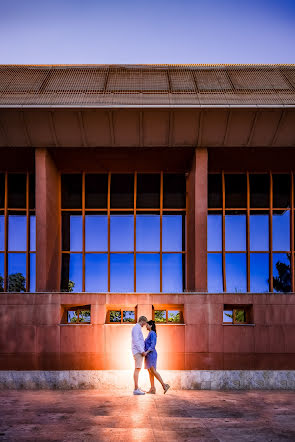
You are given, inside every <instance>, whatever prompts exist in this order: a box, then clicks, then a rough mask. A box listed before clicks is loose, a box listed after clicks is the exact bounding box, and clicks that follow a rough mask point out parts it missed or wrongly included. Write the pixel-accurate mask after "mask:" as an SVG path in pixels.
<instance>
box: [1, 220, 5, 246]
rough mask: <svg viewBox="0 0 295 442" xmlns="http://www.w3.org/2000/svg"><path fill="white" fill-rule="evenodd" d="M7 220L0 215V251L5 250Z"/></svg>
mask: <svg viewBox="0 0 295 442" xmlns="http://www.w3.org/2000/svg"><path fill="white" fill-rule="evenodd" d="M4 232H5V218H4V215H0V250H4V234H5V233H4Z"/></svg>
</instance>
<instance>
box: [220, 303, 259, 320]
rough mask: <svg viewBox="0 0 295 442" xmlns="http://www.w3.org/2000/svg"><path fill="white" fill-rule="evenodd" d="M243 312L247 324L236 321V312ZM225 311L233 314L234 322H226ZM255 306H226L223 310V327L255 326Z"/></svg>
mask: <svg viewBox="0 0 295 442" xmlns="http://www.w3.org/2000/svg"><path fill="white" fill-rule="evenodd" d="M241 310H243V311H244V312H245V318H246V320H245V322H239V321H236V320H235V312H236V311H241ZM225 311H232V312H233V322H224V321H223V313H224V312H225ZM252 318H253V305H252V304H249V305H224V306H223V310H222V324H223V325H253V320H252Z"/></svg>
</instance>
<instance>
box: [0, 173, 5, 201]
mask: <svg viewBox="0 0 295 442" xmlns="http://www.w3.org/2000/svg"><path fill="white" fill-rule="evenodd" d="M4 204H5V174H4V173H0V208H4Z"/></svg>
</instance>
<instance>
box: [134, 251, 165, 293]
mask: <svg viewBox="0 0 295 442" xmlns="http://www.w3.org/2000/svg"><path fill="white" fill-rule="evenodd" d="M136 291H137V292H142V293H146V292H150V293H152V292H159V291H160V255H159V254H158V253H155V254H154V253H148V254H145V253H143V254H141V253H138V254H137V255H136Z"/></svg>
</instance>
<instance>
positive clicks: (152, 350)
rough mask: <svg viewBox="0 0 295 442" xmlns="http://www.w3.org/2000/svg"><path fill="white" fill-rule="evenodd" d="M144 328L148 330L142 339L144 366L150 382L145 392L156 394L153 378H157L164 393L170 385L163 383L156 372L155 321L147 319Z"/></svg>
mask: <svg viewBox="0 0 295 442" xmlns="http://www.w3.org/2000/svg"><path fill="white" fill-rule="evenodd" d="M146 328H147V330H149V334H148V337H147V338H146V340H145V341H144V351H145V352H144V355H145V361H144V368H146V369H147V370H148V371H149V375H150V382H151V388H150V390H149V391H148V392H147V393H150V394H156V388H155V378H157V379H158V381H159V382H160V384H161V385H162V387H163V390H164V394H165V393H167V391H168V390H169V388H170V385H168V384H165V383H164V381H163V379H162V378H161V376H160V374H159V373H158V372H157V357H158V354H157V350H156V344H157V332H156V324H155V321H148V322H147V323H146Z"/></svg>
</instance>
